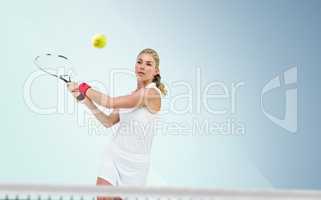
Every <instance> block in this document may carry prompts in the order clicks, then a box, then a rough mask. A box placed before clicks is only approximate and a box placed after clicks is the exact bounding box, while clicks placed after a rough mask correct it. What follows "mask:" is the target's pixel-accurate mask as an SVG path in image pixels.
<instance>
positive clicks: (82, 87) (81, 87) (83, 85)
mask: <svg viewBox="0 0 321 200" xmlns="http://www.w3.org/2000/svg"><path fill="white" fill-rule="evenodd" d="M89 88H91V87H90V85H88V84H87V83H81V84H80V85H79V92H80V93H81V94H82V95H86V92H87V90H88V89H89Z"/></svg>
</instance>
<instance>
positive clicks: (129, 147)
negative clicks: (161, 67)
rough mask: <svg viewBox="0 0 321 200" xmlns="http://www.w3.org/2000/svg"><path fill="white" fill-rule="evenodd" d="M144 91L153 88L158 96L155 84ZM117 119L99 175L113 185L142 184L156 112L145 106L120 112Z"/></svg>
mask: <svg viewBox="0 0 321 200" xmlns="http://www.w3.org/2000/svg"><path fill="white" fill-rule="evenodd" d="M145 88H155V89H156V90H157V91H158V92H159V93H160V94H161V91H160V90H159V89H158V88H157V87H156V84H155V83H154V82H152V83H150V84H148V85H146V86H145ZM119 119H120V121H119V122H118V123H119V126H118V129H117V130H116V131H115V133H114V134H113V136H112V139H111V142H110V143H109V145H108V146H107V148H106V150H105V153H104V157H103V163H102V166H101V169H100V172H99V175H98V176H99V177H101V178H103V179H105V180H107V181H109V182H110V183H111V184H112V185H115V186H122V185H131V186H141V185H145V183H146V179H147V175H148V170H149V166H150V152H151V145H152V141H153V136H154V135H155V134H156V127H157V126H156V124H157V123H158V119H159V113H151V112H150V111H149V110H148V108H147V107H139V108H132V109H120V110H119Z"/></svg>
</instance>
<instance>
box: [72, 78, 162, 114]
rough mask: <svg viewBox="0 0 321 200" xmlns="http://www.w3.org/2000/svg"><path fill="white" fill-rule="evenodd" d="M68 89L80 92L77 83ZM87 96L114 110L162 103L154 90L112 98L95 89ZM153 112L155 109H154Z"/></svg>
mask: <svg viewBox="0 0 321 200" xmlns="http://www.w3.org/2000/svg"><path fill="white" fill-rule="evenodd" d="M68 88H69V90H70V91H73V92H79V86H78V84H77V83H74V82H72V83H69V84H68ZM86 96H87V97H88V98H89V99H90V100H92V101H93V102H95V103H96V104H98V105H101V106H104V107H106V108H114V109H118V108H133V107H141V106H147V107H154V106H153V104H155V102H156V104H159V102H160V95H159V94H158V92H156V91H155V89H153V88H141V89H139V90H137V91H134V92H133V93H131V94H130V95H125V96H118V97H110V96H108V95H105V94H103V93H101V92H99V91H97V90H95V89H92V88H89V89H87V91H86ZM150 105H152V106H150ZM156 106H157V105H156ZM152 110H154V109H153V108H152ZM156 110H158V109H156Z"/></svg>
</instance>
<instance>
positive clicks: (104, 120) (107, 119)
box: [73, 92, 119, 128]
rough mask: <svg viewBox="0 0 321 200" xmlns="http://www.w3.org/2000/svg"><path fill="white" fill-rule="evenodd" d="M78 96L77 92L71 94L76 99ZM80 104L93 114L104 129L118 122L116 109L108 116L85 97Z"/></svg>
mask: <svg viewBox="0 0 321 200" xmlns="http://www.w3.org/2000/svg"><path fill="white" fill-rule="evenodd" d="M79 94H80V93H79V92H73V95H74V96H75V97H77V96H78V95H79ZM82 102H83V103H84V104H85V105H86V107H87V108H88V109H89V110H90V111H91V112H92V113H93V114H94V116H95V117H96V119H97V120H98V121H100V123H101V124H102V125H104V126H105V127H107V128H110V127H112V126H113V125H114V124H116V123H118V122H119V112H118V109H115V110H113V112H112V113H111V114H110V115H106V114H105V113H104V112H102V111H101V110H100V109H99V108H98V107H97V106H96V105H95V104H94V103H93V102H92V101H91V100H90V99H89V98H88V97H85V99H84V100H83V101H82Z"/></svg>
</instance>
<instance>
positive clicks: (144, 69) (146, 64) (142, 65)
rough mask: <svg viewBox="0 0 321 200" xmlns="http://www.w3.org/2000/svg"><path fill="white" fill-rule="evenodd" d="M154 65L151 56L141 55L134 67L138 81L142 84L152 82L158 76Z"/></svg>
mask: <svg viewBox="0 0 321 200" xmlns="http://www.w3.org/2000/svg"><path fill="white" fill-rule="evenodd" d="M158 73H159V72H158V69H156V63H155V60H154V58H153V56H152V55H150V54H147V53H143V54H141V55H139V56H138V57H137V61H136V65H135V74H136V77H137V79H138V80H140V81H143V82H147V81H148V82H149V81H152V80H153V78H154V76H155V75H156V74H158Z"/></svg>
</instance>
